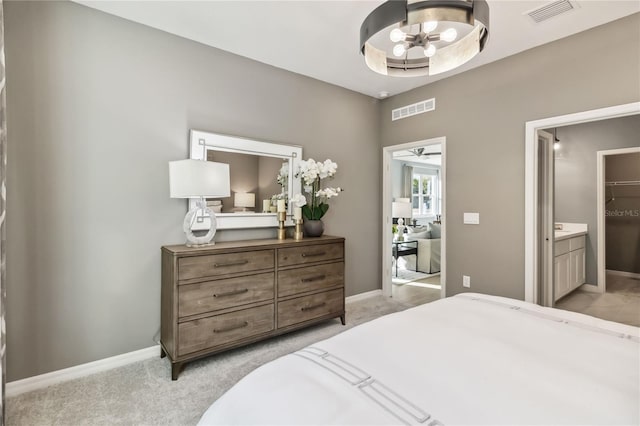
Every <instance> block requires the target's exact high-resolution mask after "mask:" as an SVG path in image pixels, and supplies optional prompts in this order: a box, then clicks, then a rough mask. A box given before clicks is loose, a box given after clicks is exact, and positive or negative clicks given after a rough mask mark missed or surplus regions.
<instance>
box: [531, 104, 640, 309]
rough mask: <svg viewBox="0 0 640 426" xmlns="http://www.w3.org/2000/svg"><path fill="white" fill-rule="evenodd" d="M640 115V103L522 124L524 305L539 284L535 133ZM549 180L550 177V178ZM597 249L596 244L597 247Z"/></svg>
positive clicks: (533, 298)
mask: <svg viewBox="0 0 640 426" xmlns="http://www.w3.org/2000/svg"><path fill="white" fill-rule="evenodd" d="M635 114H640V102H632V103H628V104H622V105H616V106H611V107H605V108H599V109H594V110H589V111H583V112H578V113H573V114H566V115H560V116H556V117H549V118H543V119H540V120H533V121H527V122H526V123H525V233H524V239H525V243H524V244H525V247H524V251H525V266H524V299H525V301H527V302H531V303H537V302H538V294H537V293H538V292H537V288H538V284H539V282H540V276H539V272H538V271H539V267H540V261H541V259H540V258H539V256H538V255H537V253H538V249H539V245H540V241H539V239H538V238H537V236H538V235H539V234H538V233H539V231H540V230H539V229H538V225H537V223H538V212H537V207H538V203H540V202H541V201H542V200H539V199H538V195H537V194H538V182H539V178H540V176H539V167H540V164H538V158H537V155H536V154H537V152H538V138H537V132H538V130H543V129H548V128H551V127H561V126H570V125H572V124H580V123H587V122H591V121H599V120H607V119H610V118H618V117H626V116H629V115H635ZM551 178H553V177H551ZM598 245H599V246H600V244H598ZM600 284H601V283H600V273H598V288H600Z"/></svg>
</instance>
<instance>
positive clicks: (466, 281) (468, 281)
mask: <svg viewBox="0 0 640 426" xmlns="http://www.w3.org/2000/svg"><path fill="white" fill-rule="evenodd" d="M462 286H463V287H467V288H469V287H471V277H470V276H469V275H463V276H462Z"/></svg>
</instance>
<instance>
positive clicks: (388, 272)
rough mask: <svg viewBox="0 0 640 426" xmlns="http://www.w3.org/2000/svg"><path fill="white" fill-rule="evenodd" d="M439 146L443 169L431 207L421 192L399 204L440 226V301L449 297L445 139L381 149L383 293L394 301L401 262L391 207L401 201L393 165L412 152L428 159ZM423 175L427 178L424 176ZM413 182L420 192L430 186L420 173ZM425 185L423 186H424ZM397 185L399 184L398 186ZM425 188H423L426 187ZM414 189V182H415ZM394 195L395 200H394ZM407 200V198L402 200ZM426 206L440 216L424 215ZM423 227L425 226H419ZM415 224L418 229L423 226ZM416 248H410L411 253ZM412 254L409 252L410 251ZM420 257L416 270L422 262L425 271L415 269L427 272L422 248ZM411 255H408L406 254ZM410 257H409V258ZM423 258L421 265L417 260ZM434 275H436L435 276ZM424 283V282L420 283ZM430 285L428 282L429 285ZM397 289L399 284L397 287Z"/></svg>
mask: <svg viewBox="0 0 640 426" xmlns="http://www.w3.org/2000/svg"><path fill="white" fill-rule="evenodd" d="M436 146H439V150H437V151H438V154H439V156H440V165H439V169H438V180H437V190H434V191H433V193H432V192H429V195H430V196H432V197H433V198H432V199H431V202H430V203H426V202H425V199H424V197H423V196H424V194H423V193H422V192H421V191H422V189H420V190H418V192H416V193H415V194H413V193H412V194H407V195H408V197H407V198H408V199H403V200H399V201H405V202H408V203H411V204H412V208H413V209H412V211H413V212H417V213H419V214H418V216H419V217H421V220H422V221H425V223H426V221H428V220H431V221H432V223H433V221H435V222H438V221H439V222H441V223H440V224H439V225H440V226H439V231H440V236H439V237H440V238H439V242H438V243H439V249H440V250H439V253H438V259H437V263H438V267H439V273H440V290H439V295H438V296H439V297H440V298H444V297H445V295H446V288H445V283H446V220H445V218H446V138H445V137H438V138H433V139H427V140H422V141H416V142H410V143H405V144H399V145H393V146H388V147H384V148H383V149H382V162H383V174H382V175H383V176H382V277H383V278H382V293H383V294H384V295H385V296H387V297H393V292H394V284H393V276H394V274H395V266H396V264H395V262H398V259H397V258H398V257H399V256H398V254H399V253H398V248H395V251H394V244H396V245H397V235H398V234H395V239H396V241H395V243H394V233H393V232H392V230H394V229H396V228H397V226H396V227H394V223H393V222H394V217H393V214H392V205H393V202H394V198H398V194H397V192H398V191H397V189H396V190H394V189H395V188H394V180H393V174H394V173H393V164H394V155H395V156H396V157H398V156H403V155H404V154H403V153H405V152H410V153H413V154H414V155H416V156H417V157H421V156H427V155H428V154H434V153H435V152H432V151H434V149H435V147H436ZM423 175H424V176H423ZM412 177H413V179H412V180H413V181H417V182H418V183H417V186H418V188H425V191H426V188H427V187H428V184H427V183H425V182H427V181H428V180H429V172H424V173H422V174H420V173H417V174H413V176H412ZM423 181H424V182H423ZM396 185H397V183H396ZM423 185H424V186H423ZM414 186H415V182H414ZM394 195H395V196H394ZM402 198H404V197H402ZM423 206H432V207H435V206H437V213H438V216H439V217H437V218H436V213H435V212H436V210H434V211H433V212H434V214H433V215H428V214H423V213H425V212H422V211H421V210H420V209H421V208H423ZM420 224H422V223H420ZM420 224H419V223H416V225H420ZM423 243H425V242H424V241H423V242H421V243H420V244H421V245H420V247H426V246H423ZM412 248H413V246H411V247H410V249H412ZM403 249H407V248H406V247H400V250H401V251H402V250H403ZM407 250H409V249H407ZM417 250H418V253H417V254H415V255H414V256H415V265H416V266H417V265H418V264H419V263H420V262H422V264H423V267H421V268H417V267H416V268H415V269H421V270H423V271H424V264H425V260H424V259H425V257H424V256H425V255H426V251H424V250H423V252H422V253H420V248H418V249H417ZM407 253H408V252H407ZM408 257H409V256H408ZM418 257H419V258H420V261H419V260H418ZM432 275H434V274H432ZM421 281H422V280H421ZM426 282H429V281H426ZM396 285H397V284H396Z"/></svg>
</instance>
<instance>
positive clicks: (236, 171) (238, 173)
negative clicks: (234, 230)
mask: <svg viewBox="0 0 640 426" xmlns="http://www.w3.org/2000/svg"><path fill="white" fill-rule="evenodd" d="M207 160H208V161H215V162H218V163H226V164H229V174H230V181H231V195H230V196H229V197H227V198H221V199H208V200H207V204H208V206H209V208H210V209H211V210H213V211H214V213H236V212H246V213H250V212H256V213H269V212H274V211H275V206H276V200H277V199H280V198H286V194H287V190H288V181H289V179H288V177H289V161H288V160H287V159H282V158H276V157H267V156H262V155H254V154H243V153H238V152H224V151H215V150H212V149H209V150H207Z"/></svg>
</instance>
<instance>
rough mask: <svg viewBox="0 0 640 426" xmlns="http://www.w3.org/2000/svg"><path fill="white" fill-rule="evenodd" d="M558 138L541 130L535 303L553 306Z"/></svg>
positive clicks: (539, 137) (539, 134) (539, 136)
mask: <svg viewBox="0 0 640 426" xmlns="http://www.w3.org/2000/svg"><path fill="white" fill-rule="evenodd" d="M553 143H554V137H553V135H552V134H551V133H549V132H545V131H544V130H538V153H537V154H538V173H537V175H538V194H537V198H538V203H537V206H538V215H537V217H538V221H537V222H538V223H537V229H538V232H537V235H536V238H537V240H538V244H537V246H538V253H537V256H538V259H539V262H538V274H537V277H538V282H537V285H536V294H535V303H537V304H538V305H542V306H549V307H553V303H554V300H555V295H554V285H553V283H554V279H555V277H554V270H555V267H554V266H555V265H554V255H553V254H554V253H553V250H554V220H555V213H554V175H555V170H554V155H553Z"/></svg>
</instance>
